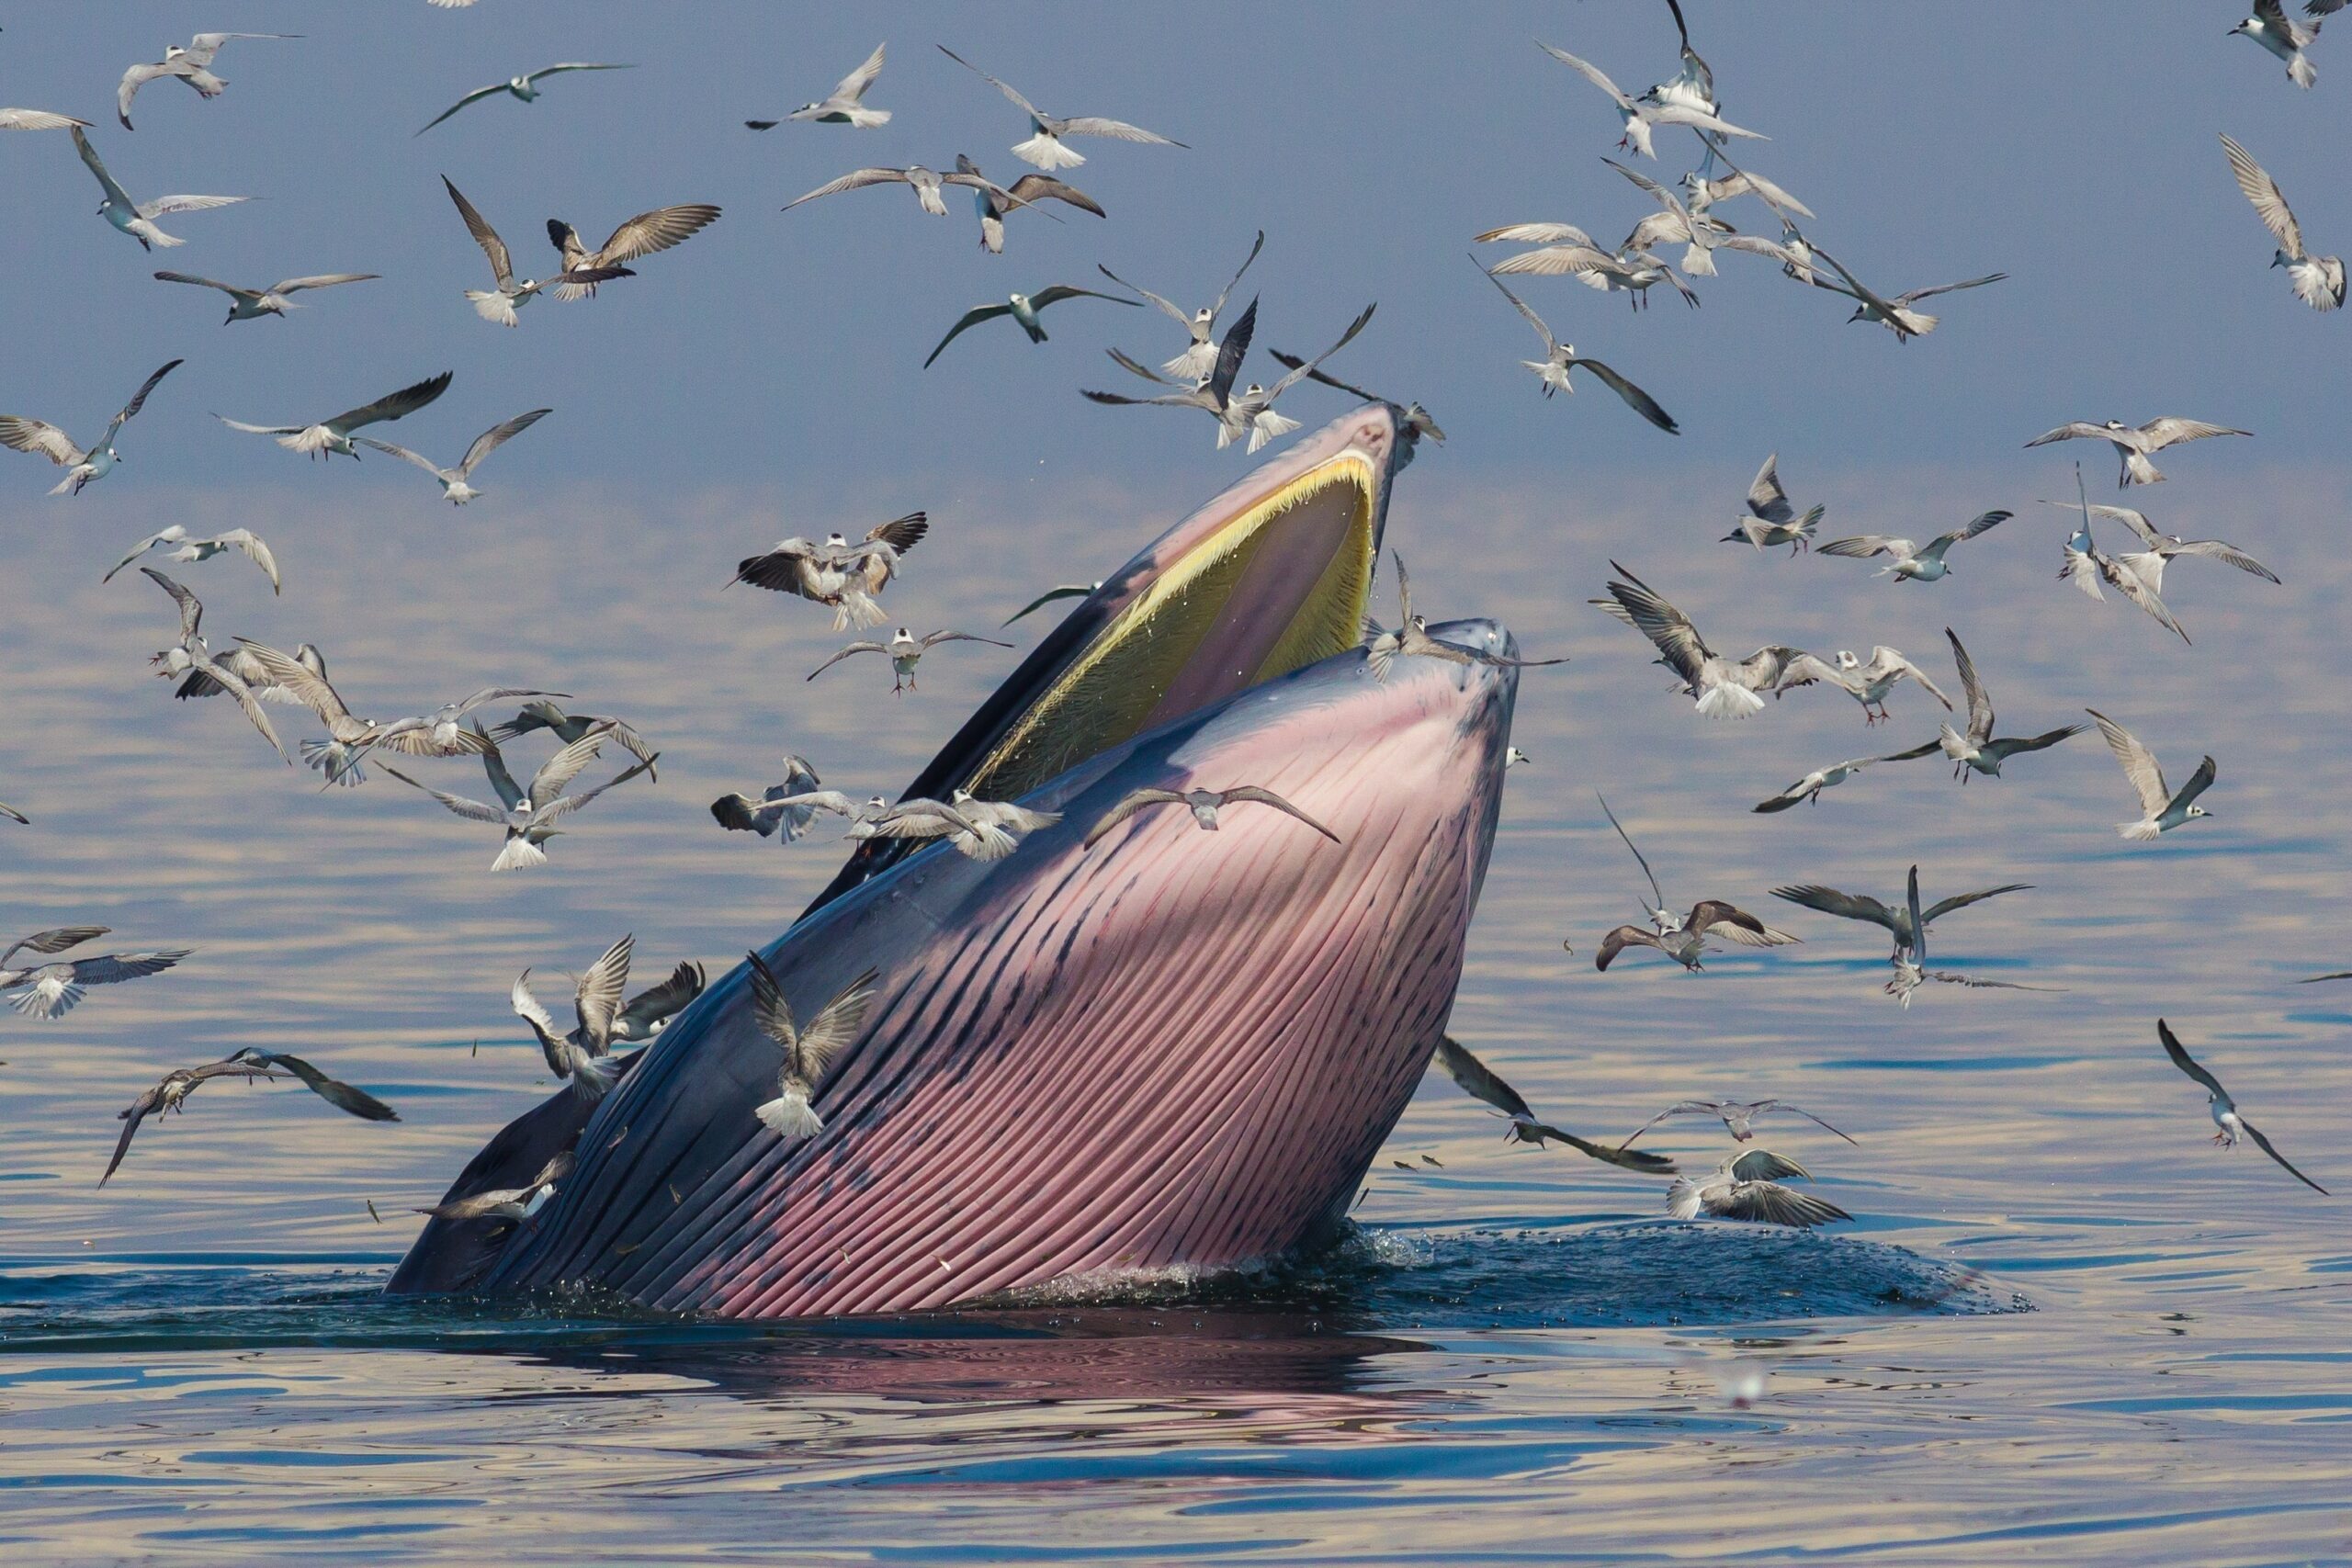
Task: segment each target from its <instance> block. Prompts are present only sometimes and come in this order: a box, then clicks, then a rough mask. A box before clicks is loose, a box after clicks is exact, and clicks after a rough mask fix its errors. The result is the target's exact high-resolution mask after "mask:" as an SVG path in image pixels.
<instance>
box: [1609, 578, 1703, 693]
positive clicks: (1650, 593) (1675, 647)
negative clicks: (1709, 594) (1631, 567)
mask: <svg viewBox="0 0 2352 1568" xmlns="http://www.w3.org/2000/svg"><path fill="white" fill-rule="evenodd" d="M1609 564H1610V566H1611V568H1612V569H1614V570H1615V571H1616V573H1617V575H1618V576H1620V577H1622V578H1623V579H1624V580H1625V581H1623V582H1612V583H1611V584H1610V585H1609V595H1610V597H1611V598H1612V599H1614V600H1616V601H1617V603H1618V604H1619V605H1620V606H1622V607H1623V610H1624V612H1625V614H1626V615H1628V616H1629V617H1631V618H1632V620H1633V623H1634V630H1636V631H1638V632H1640V633H1641V634H1642V635H1643V636H1644V637H1647V638H1649V639H1650V641H1651V642H1652V643H1654V644H1656V645H1657V650H1658V651H1659V652H1660V653H1663V654H1665V655H1666V657H1667V661H1668V663H1669V664H1671V665H1672V666H1673V667H1674V669H1675V671H1676V672H1677V673H1679V674H1680V675H1681V676H1682V677H1683V679H1685V680H1687V681H1695V680H1697V679H1698V673H1699V667H1700V666H1701V665H1702V664H1703V663H1705V662H1706V661H1707V660H1709V659H1712V658H1713V657H1714V649H1711V648H1709V647H1708V646H1707V642H1706V639H1705V638H1704V637H1701V636H1700V635H1699V628H1698V627H1696V626H1692V625H1691V617H1690V616H1688V615H1684V614H1683V613H1682V612H1681V611H1679V610H1678V609H1676V608H1675V607H1674V606H1673V605H1671V604H1668V603H1667V602H1666V601H1665V600H1664V599H1663V598H1661V597H1660V596H1659V595H1658V593H1657V592H1656V591H1655V590H1654V589H1652V588H1651V587H1650V585H1649V584H1648V583H1646V582H1644V581H1642V580H1641V579H1640V578H1638V577H1635V576H1634V574H1633V573H1632V572H1630V571H1627V570H1625V569H1624V568H1623V567H1622V566H1618V565H1617V563H1616V562H1615V561H1611V562H1610V563H1609Z"/></svg>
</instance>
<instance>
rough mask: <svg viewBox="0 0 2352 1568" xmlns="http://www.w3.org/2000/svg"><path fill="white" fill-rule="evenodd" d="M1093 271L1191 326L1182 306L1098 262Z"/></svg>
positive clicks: (1019, 182)
mask: <svg viewBox="0 0 2352 1568" xmlns="http://www.w3.org/2000/svg"><path fill="white" fill-rule="evenodd" d="M1027 178H1032V179H1034V178H1035V175H1030V176H1027ZM1013 183H1014V184H1015V186H1019V185H1022V184H1025V183H1026V180H1016V181H1015V182H1013ZM1097 210H1100V209H1097ZM1094 270H1095V271H1097V272H1099V273H1101V274H1102V275H1103V276H1105V277H1107V278H1109V279H1110V280H1111V281H1112V282H1114V283H1115V284H1117V285H1118V286H1119V287H1120V288H1131V289H1135V292H1136V293H1137V294H1140V295H1142V296H1143V297H1144V298H1145V299H1148V300H1150V301H1151V302H1152V303H1153V304H1155V305H1157V306H1159V308H1160V310H1163V311H1165V312H1166V313H1167V314H1168V315H1169V316H1170V317H1171V318H1173V319H1174V320H1175V321H1177V322H1178V324H1180V325H1182V326H1184V327H1187V328H1189V327H1191V326H1192V324H1193V318H1192V316H1191V315H1190V314H1188V313H1187V312H1186V311H1185V310H1184V308H1183V307H1182V306H1181V305H1179V304H1177V303H1176V302H1175V301H1174V300H1172V299H1163V298H1162V297H1161V296H1159V295H1157V294H1154V293H1153V292H1152V291H1151V290H1150V289H1148V288H1136V286H1135V285H1134V284H1132V283H1129V282H1128V281H1127V280H1126V279H1125V278H1124V277H1121V276H1119V275H1118V274H1117V273H1115V272H1113V271H1112V270H1111V269H1110V268H1109V267H1107V266H1104V265H1103V264H1102V263H1100V262H1097V263H1095V264H1094Z"/></svg>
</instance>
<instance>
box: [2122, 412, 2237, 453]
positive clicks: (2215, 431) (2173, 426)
mask: <svg viewBox="0 0 2352 1568" xmlns="http://www.w3.org/2000/svg"><path fill="white" fill-rule="evenodd" d="M2140 434H2141V435H2142V436H2143V437H2144V438H2145V440H2146V445H2145V446H2143V447H2142V448H2141V449H2142V450H2143V451H2146V452H2160V451H2162V450H2163V449H2164V448H2165V447H2167V446H2179V445H2180V444H2181V443H2182V442H2184V441H2202V440H2204V439H2205V438H2206V437H2207V436H2209V435H2251V434H2254V432H2252V431H2250V430H2233V429H2232V428H2231V427H2230V426H2228V425H2226V424H2208V423H2205V422H2204V421H2203V420H2201V419H2181V418H2178V417H2177V416H2172V415H2167V416H2166V417H2165V418H2163V419H2152V420H2150V421H2149V422H2148V423H2145V424H2143V425H2142V426H2141V427H2140Z"/></svg>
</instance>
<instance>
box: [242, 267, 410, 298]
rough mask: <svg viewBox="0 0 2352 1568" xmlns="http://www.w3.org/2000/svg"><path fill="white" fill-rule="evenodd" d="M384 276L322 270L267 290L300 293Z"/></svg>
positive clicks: (287, 279) (285, 280) (290, 278)
mask: <svg viewBox="0 0 2352 1568" xmlns="http://www.w3.org/2000/svg"><path fill="white" fill-rule="evenodd" d="M381 276H383V275H382V274H381V273H376V272H322V273H318V274H315V275H313V276H310V277H289V278H286V279H284V280H283V281H281V282H277V283H273V284H271V285H270V286H269V288H268V289H267V290H266V292H268V293H271V294H300V292H301V291H302V290H303V289H305V288H334V287H335V286H336V285H337V284H342V283H371V282H373V281H375V280H376V279H377V278H379V277H381ZM213 287H214V288H219V287H220V285H218V284H215V285H214V286H213ZM232 292H235V290H232Z"/></svg>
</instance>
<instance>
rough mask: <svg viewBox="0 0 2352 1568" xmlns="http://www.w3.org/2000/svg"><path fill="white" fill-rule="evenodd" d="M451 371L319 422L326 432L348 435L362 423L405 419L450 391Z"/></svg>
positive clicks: (430, 377) (427, 378)
mask: <svg viewBox="0 0 2352 1568" xmlns="http://www.w3.org/2000/svg"><path fill="white" fill-rule="evenodd" d="M455 374H456V373H455V372H454V371H448V370H444V371H443V372H441V374H440V375H438V376H428V377H426V378H424V380H422V381H418V382H415V383H413V384H412V385H410V386H406V387H402V388H401V389H400V390H399V391H397V392H387V393H385V394H384V395H383V396H382V397H380V398H378V399H377V400H375V401H374V402H372V403H363V404H361V405H360V406H359V407H357V408H356V409H349V410H346V411H345V412H342V413H339V414H337V415H335V416H334V418H333V419H330V420H325V421H322V423H324V424H325V425H326V426H327V427H328V428H329V429H331V430H340V431H345V432H346V433H347V432H349V431H353V430H356V429H357V428H358V427H359V426H361V425H363V424H381V423H386V422H388V421H390V420H395V419H404V418H406V417H407V416H408V415H410V414H413V413H414V412H416V411H417V410H419V409H421V408H423V407H424V405H425V404H427V403H429V402H431V401H432V400H434V399H435V398H437V397H439V396H440V395H441V394H442V393H444V392H446V391H447V390H448V389H449V381H450V378H451V377H452V376H454V375H455Z"/></svg>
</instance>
